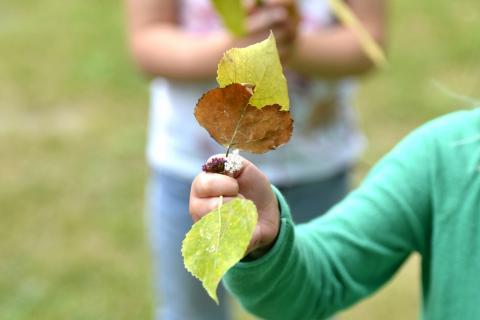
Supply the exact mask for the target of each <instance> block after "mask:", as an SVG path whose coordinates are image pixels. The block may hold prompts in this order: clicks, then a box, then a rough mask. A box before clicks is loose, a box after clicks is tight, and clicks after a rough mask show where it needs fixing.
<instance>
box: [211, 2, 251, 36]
mask: <svg viewBox="0 0 480 320" xmlns="http://www.w3.org/2000/svg"><path fill="white" fill-rule="evenodd" d="M212 2H213V5H214V7H215V9H216V10H217V13H218V15H219V16H220V17H221V18H222V21H223V24H224V25H225V27H226V28H227V29H228V30H229V31H230V32H231V33H233V34H234V35H236V36H242V35H244V34H245V17H246V13H245V8H244V7H243V4H242V1H241V0H212Z"/></svg>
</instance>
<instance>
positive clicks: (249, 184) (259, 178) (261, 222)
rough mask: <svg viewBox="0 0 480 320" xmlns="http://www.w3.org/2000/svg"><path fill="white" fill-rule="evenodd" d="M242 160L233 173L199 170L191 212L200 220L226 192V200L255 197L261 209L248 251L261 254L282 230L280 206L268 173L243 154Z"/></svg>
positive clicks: (195, 218)
mask: <svg viewBox="0 0 480 320" xmlns="http://www.w3.org/2000/svg"><path fill="white" fill-rule="evenodd" d="M216 157H219V156H216ZM220 157H221V156H220ZM242 163H243V165H242V168H241V169H240V171H238V172H236V173H235V176H234V177H229V176H226V175H222V174H218V173H205V172H202V173H200V174H199V175H198V176H197V177H196V178H195V180H194V181H193V183H192V188H191V192H190V214H191V216H192V218H193V220H194V221H197V220H199V219H200V218H202V217H203V216H204V215H206V214H207V213H208V212H210V211H212V210H213V209H215V208H217V207H218V204H219V197H220V196H223V201H224V202H225V201H229V200H231V199H232V198H233V197H242V198H246V199H250V200H252V201H253V202H254V203H255V205H256V207H257V210H258V223H257V226H256V227H255V230H254V232H253V237H252V240H251V242H250V245H249V247H248V249H247V253H250V254H251V256H253V257H258V256H260V255H262V254H263V253H265V252H266V251H268V249H270V247H271V246H272V245H273V244H274V242H275V239H276V237H277V234H278V230H279V221H280V215H279V209H278V204H277V199H276V198H275V195H274V194H273V192H272V189H271V187H270V182H269V181H268V179H267V177H266V176H265V175H264V174H263V173H262V172H261V171H260V170H259V169H258V168H257V167H255V166H254V165H253V164H252V163H251V162H249V161H248V160H245V159H243V158H242Z"/></svg>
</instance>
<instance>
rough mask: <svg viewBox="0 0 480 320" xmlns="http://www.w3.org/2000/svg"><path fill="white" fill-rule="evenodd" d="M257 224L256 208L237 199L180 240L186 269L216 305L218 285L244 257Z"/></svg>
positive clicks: (198, 223)
mask: <svg viewBox="0 0 480 320" xmlns="http://www.w3.org/2000/svg"><path fill="white" fill-rule="evenodd" d="M220 203H221V200H220ZM256 224H257V208H256V207H255V204H254V203H253V202H252V201H250V200H246V199H239V198H236V199H233V200H232V201H229V202H227V203H225V204H223V205H222V204H221V205H220V206H219V207H218V208H217V209H215V210H213V211H211V212H210V213H208V214H207V215H205V216H204V217H203V218H202V219H200V220H199V221H197V222H196V223H195V224H194V225H193V226H192V228H191V229H190V231H189V232H188V233H187V235H186V236H185V239H184V240H183V243H182V256H183V263H184V265H185V268H186V269H187V270H188V271H189V272H190V273H191V274H193V275H194V276H195V277H196V278H198V279H199V280H200V281H201V282H202V285H203V287H204V288H205V290H206V291H207V292H208V295H209V296H210V297H211V298H212V299H213V300H215V302H216V303H217V304H218V298H217V293H216V289H217V286H218V283H219V282H220V280H221V279H222V277H223V275H224V274H225V273H226V272H227V271H228V269H230V268H231V267H233V266H234V265H235V264H236V263H237V262H238V261H240V259H242V258H243V256H244V255H245V252H246V250H247V247H248V244H249V243H250V240H251V239H252V235H253V230H254V228H255V225H256Z"/></svg>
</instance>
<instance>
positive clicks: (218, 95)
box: [182, 33, 293, 303]
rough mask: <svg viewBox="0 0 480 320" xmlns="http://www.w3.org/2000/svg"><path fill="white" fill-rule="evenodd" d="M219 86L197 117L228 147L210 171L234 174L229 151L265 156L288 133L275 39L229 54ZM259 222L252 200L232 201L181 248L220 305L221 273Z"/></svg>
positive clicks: (289, 126)
mask: <svg viewBox="0 0 480 320" xmlns="http://www.w3.org/2000/svg"><path fill="white" fill-rule="evenodd" d="M217 82H218V84H219V87H218V88H215V89H212V90H210V91H208V92H206V93H205V94H204V95H203V96H202V97H201V98H200V100H199V101H198V103H197V106H196V108H195V117H196V119H197V121H198V122H199V123H200V125H201V126H203V127H204V128H205V129H206V130H207V131H208V132H209V133H210V135H211V136H212V138H213V139H215V141H217V142H218V143H219V144H221V145H223V146H225V148H226V149H227V151H226V155H225V157H221V158H213V159H211V160H210V161H209V162H208V163H207V164H206V165H205V166H204V168H203V169H204V170H205V171H209V172H217V173H225V174H233V173H234V172H235V171H237V170H239V168H240V166H241V163H239V162H238V160H239V158H238V156H235V153H233V154H232V153H231V152H230V151H231V149H237V150H243V151H248V152H252V153H264V152H267V151H269V150H273V149H275V148H277V147H278V146H280V145H282V144H285V143H287V142H288V140H289V139H290V137H291V135H292V130H293V120H292V118H291V116H290V112H289V111H288V110H289V99H288V90H287V81H286V79H285V77H284V75H283V72H282V65H281V63H280V58H279V56H278V51H277V47H276V43H275V38H274V36H273V34H272V33H271V34H270V36H269V37H268V38H267V39H266V40H264V41H262V42H260V43H257V44H254V45H252V46H249V47H246V48H241V49H239V48H234V49H230V50H228V51H227V52H226V53H225V54H224V56H223V58H222V60H221V61H220V63H219V65H218V69H217ZM256 223H257V210H256V208H255V205H254V204H253V202H252V201H250V200H246V199H239V198H236V199H234V200H232V201H229V202H227V203H225V204H223V203H222V199H219V206H218V208H216V209H215V210H213V211H212V212H210V213H208V214H207V215H206V216H204V217H203V218H202V219H200V220H199V221H198V222H196V223H195V224H194V225H193V226H192V228H191V230H190V231H189V232H188V233H187V235H186V237H185V239H184V241H183V244H182V255H183V258H184V264H185V267H186V269H187V270H188V271H189V272H190V273H192V274H193V275H194V276H195V277H196V278H198V279H199V280H200V281H201V282H202V284H203V287H204V288H205V290H206V291H207V292H208V294H209V295H210V297H211V298H212V299H213V300H215V302H217V303H218V299H217V295H216V288H217V286H218V283H219V282H220V280H221V278H222V277H223V275H224V274H225V273H226V272H227V271H228V269H230V268H231V267H232V266H233V265H235V264H236V263H237V262H238V261H239V260H240V259H242V258H243V256H244V255H245V253H246V250H247V247H248V244H249V242H250V240H251V238H252V234H253V230H254V228H255V225H256Z"/></svg>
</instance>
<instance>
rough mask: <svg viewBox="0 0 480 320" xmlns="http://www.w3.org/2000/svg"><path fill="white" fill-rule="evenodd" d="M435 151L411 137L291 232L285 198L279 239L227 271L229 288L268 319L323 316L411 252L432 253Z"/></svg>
mask: <svg viewBox="0 0 480 320" xmlns="http://www.w3.org/2000/svg"><path fill="white" fill-rule="evenodd" d="M432 151H433V150H432V148H431V145H430V143H429V142H428V140H427V139H426V137H425V136H423V134H422V133H417V134H414V135H413V136H411V137H409V138H408V139H407V140H405V141H404V142H402V143H401V144H400V145H399V146H397V147H396V148H395V149H394V151H393V152H391V153H390V154H389V155H388V156H387V157H386V158H385V159H383V160H382V161H381V162H380V163H379V164H378V165H377V166H376V167H375V168H374V170H373V171H372V172H371V173H370V174H369V176H368V178H367V179H366V181H365V182H364V183H363V184H362V185H361V186H360V188H359V189H358V190H357V191H355V192H353V193H352V194H350V195H349V196H348V197H347V198H346V199H345V200H344V201H342V202H341V203H340V204H339V205H337V206H336V207H334V208H333V209H332V210H331V211H330V212H328V213H327V214H326V215H325V216H323V217H321V218H318V219H316V220H314V221H312V222H311V223H309V224H304V225H299V226H296V227H294V226H293V223H292V222H291V220H290V218H289V214H288V206H287V204H286V203H285V202H284V200H283V199H282V198H281V196H280V197H279V202H280V207H281V211H282V223H281V227H280V234H279V236H278V240H277V242H276V243H275V245H274V246H273V248H272V249H271V250H270V252H269V253H267V254H266V255H265V256H263V257H262V258H260V259H258V260H256V261H253V262H250V263H240V264H238V265H237V266H236V267H235V268H233V269H232V270H231V271H229V273H228V274H227V277H226V279H225V283H226V285H227V287H228V288H229V290H230V291H232V292H233V294H234V295H235V296H237V297H238V298H239V299H240V302H241V303H242V304H243V305H244V307H245V308H247V309H248V310H250V311H252V312H254V313H256V314H258V315H260V316H261V317H265V318H267V319H277V318H281V319H298V318H300V317H302V318H305V319H318V318H323V317H326V316H328V315H331V314H333V313H335V312H337V311H339V310H341V309H344V308H346V307H348V306H350V305H352V304H353V303H355V302H357V301H358V300H360V299H362V298H363V297H366V296H367V295H369V294H371V293H372V292H374V291H375V290H376V289H378V288H379V287H380V286H381V285H383V284H384V283H385V282H387V281H388V280H389V279H390V278H391V277H392V276H393V274H394V273H395V272H396V271H397V270H398V268H399V267H400V266H401V264H402V263H403V262H404V261H405V259H406V258H407V257H408V256H409V254H410V253H411V252H412V251H418V252H420V253H422V254H423V253H425V252H426V251H427V250H428V246H429V238H430V230H429V226H430V219H431V217H430V194H429V192H430V191H429V190H430V187H431V186H430V178H431V176H430V175H431V174H430V166H429V165H430V164H431V163H432V156H433V154H434V153H433V152H432ZM300 315H301V316H300Z"/></svg>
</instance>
